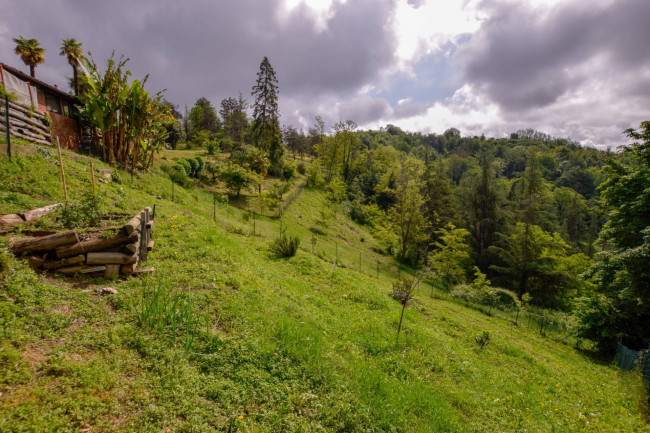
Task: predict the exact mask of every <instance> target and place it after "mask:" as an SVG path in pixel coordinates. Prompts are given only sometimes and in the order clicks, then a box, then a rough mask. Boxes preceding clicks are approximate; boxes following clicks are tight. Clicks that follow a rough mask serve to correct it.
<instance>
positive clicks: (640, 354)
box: [616, 341, 650, 391]
mask: <svg viewBox="0 0 650 433" xmlns="http://www.w3.org/2000/svg"><path fill="white" fill-rule="evenodd" d="M616 365H618V367H619V368H620V369H621V370H623V371H633V370H635V369H636V368H637V367H639V371H640V373H641V376H642V377H643V383H644V384H645V386H646V388H647V389H648V391H650V346H649V347H648V349H645V350H632V349H630V348H628V347H626V346H625V345H623V343H621V342H620V341H619V343H618V348H617V350H616Z"/></svg>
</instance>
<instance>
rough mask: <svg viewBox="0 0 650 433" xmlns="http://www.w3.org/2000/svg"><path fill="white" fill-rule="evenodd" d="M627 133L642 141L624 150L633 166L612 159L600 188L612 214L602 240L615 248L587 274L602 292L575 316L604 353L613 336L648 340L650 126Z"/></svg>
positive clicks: (638, 342)
mask: <svg viewBox="0 0 650 433" xmlns="http://www.w3.org/2000/svg"><path fill="white" fill-rule="evenodd" d="M626 134H627V135H628V136H629V137H630V138H632V139H634V140H639V142H636V143H633V144H632V145H630V146H629V147H627V148H626V150H625V154H626V156H627V157H628V158H629V163H628V164H623V163H619V162H616V161H614V160H610V161H609V162H608V165H607V167H606V175H607V180H606V181H605V182H604V183H603V185H601V190H602V192H601V196H602V198H603V200H604V202H605V204H606V205H607V206H608V207H609V209H610V212H609V221H608V222H607V224H606V225H605V227H604V228H603V231H602V233H601V238H602V239H601V241H602V242H607V243H608V244H609V245H610V246H611V249H609V250H605V251H604V252H603V253H602V254H600V255H599V257H598V260H597V261H596V263H594V266H593V267H592V268H591V269H590V271H589V273H588V274H587V275H588V277H590V279H591V280H592V281H593V282H594V283H595V284H596V287H597V288H596V290H597V292H598V293H597V294H596V295H594V297H593V299H591V300H583V302H582V303H581V308H580V309H579V310H578V311H577V315H578V316H577V317H578V319H579V322H580V327H579V329H580V332H581V333H582V335H590V336H592V337H593V338H596V341H598V343H599V344H600V346H601V347H603V348H612V347H614V338H613V336H614V335H615V334H623V335H625V336H626V338H627V339H629V341H630V342H631V343H632V344H634V345H637V346H644V345H645V344H647V342H648V341H650V266H648V263H650V151H649V150H648V149H650V121H646V122H642V123H641V128H640V130H639V131H635V130H633V129H630V130H627V131H626Z"/></svg>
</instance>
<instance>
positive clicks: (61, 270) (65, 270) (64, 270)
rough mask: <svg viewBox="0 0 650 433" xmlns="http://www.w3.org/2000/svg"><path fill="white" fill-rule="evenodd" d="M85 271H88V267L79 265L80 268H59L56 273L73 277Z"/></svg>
mask: <svg viewBox="0 0 650 433" xmlns="http://www.w3.org/2000/svg"><path fill="white" fill-rule="evenodd" d="M84 269H87V267H86V266H84V265H78V266H70V267H67V268H59V269H57V270H56V271H55V272H58V273H60V274H66V275H71V274H76V273H77V272H83V271H84Z"/></svg>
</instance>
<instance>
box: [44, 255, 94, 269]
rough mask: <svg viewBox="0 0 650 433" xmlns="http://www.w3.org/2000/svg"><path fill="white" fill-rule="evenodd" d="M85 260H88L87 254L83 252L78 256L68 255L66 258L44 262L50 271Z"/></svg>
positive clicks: (45, 267)
mask: <svg viewBox="0 0 650 433" xmlns="http://www.w3.org/2000/svg"><path fill="white" fill-rule="evenodd" d="M84 260H86V256H85V255H83V254H79V255H78V256H74V257H68V258H66V259H61V260H54V261H51V262H45V263H43V269H46V270H48V271H49V270H51V269H57V268H64V267H66V266H70V265H76V264H78V263H81V262H83V261H84Z"/></svg>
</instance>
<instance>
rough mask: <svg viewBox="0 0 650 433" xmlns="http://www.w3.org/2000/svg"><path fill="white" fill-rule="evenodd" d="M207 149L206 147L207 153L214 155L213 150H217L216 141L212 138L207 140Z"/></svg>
mask: <svg viewBox="0 0 650 433" xmlns="http://www.w3.org/2000/svg"><path fill="white" fill-rule="evenodd" d="M206 147H207V149H208V155H214V154H215V151H216V150H217V142H216V141H214V140H210V141H208V144H207V146H206Z"/></svg>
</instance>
